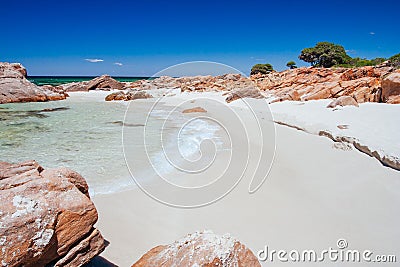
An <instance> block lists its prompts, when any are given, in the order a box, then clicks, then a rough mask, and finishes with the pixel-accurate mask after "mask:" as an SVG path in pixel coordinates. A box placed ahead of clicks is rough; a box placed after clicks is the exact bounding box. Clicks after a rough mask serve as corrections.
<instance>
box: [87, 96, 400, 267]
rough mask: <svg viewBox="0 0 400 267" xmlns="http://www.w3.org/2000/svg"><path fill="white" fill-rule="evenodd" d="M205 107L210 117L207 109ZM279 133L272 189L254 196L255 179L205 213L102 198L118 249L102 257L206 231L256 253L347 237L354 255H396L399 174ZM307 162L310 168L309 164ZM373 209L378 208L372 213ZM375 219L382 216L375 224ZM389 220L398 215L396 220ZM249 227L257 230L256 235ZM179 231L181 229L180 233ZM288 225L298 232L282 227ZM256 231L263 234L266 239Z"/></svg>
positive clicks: (113, 258)
mask: <svg viewBox="0 0 400 267" xmlns="http://www.w3.org/2000/svg"><path fill="white" fill-rule="evenodd" d="M201 94H203V93H200V94H199V95H201ZM212 97H214V96H212ZM168 101H170V105H172V106H173V105H175V104H176V101H180V100H179V96H177V97H168V100H167V102H168ZM234 103H235V102H233V103H232V106H235V109H238V110H240V106H241V105H240V104H239V102H238V103H237V104H234ZM197 104H198V103H196V102H195V103H193V105H194V106H196V105H197ZM272 105H273V106H274V105H275V106H279V103H276V104H272ZM200 106H201V105H200ZM202 107H203V108H205V109H206V110H207V111H208V108H207V106H202ZM210 110H212V109H210ZM216 110H218V109H216ZM272 110H274V107H272ZM208 112H211V111H208ZM239 112H240V111H239ZM275 127H276V131H277V135H276V137H277V152H276V159H275V161H274V164H273V166H272V169H271V173H270V175H269V176H268V178H267V180H266V182H265V184H264V185H263V186H261V188H260V189H259V191H257V192H256V193H254V194H251V195H250V194H248V193H247V192H248V191H247V189H248V188H247V187H248V183H249V181H250V177H249V176H248V174H247V175H246V176H245V177H244V178H243V180H242V181H241V182H240V183H239V185H238V186H237V187H236V188H235V189H234V190H233V191H232V192H231V193H230V194H228V195H227V196H226V197H225V198H223V199H222V200H220V201H218V202H216V203H214V204H212V205H210V206H206V207H202V208H197V209H189V210H188V209H178V208H172V207H169V206H165V205H163V204H160V203H159V202H156V201H154V200H153V199H151V198H149V197H148V196H147V195H146V194H144V193H143V192H142V191H141V190H138V189H135V190H130V191H125V192H119V193H114V194H110V195H96V196H94V197H93V201H94V203H95V204H96V207H97V208H98V211H99V222H98V224H97V225H98V228H99V229H101V230H102V233H103V234H104V237H105V239H107V240H108V241H109V242H110V246H109V247H108V248H107V249H106V251H105V252H104V253H102V256H103V257H104V258H106V259H107V260H109V261H110V262H113V263H115V264H118V265H121V266H128V265H129V264H132V263H133V262H135V261H136V260H138V259H139V258H140V257H141V256H142V255H143V254H144V253H146V252H147V251H148V250H149V249H151V248H152V247H154V246H156V245H159V244H168V243H171V242H172V241H174V240H176V239H179V238H180V237H182V236H185V235H186V234H187V233H190V232H194V231H197V230H204V229H210V230H213V231H214V232H216V233H218V234H224V233H231V234H232V235H234V236H235V237H237V238H238V239H239V240H242V241H243V242H244V243H246V244H247V246H248V247H249V248H250V249H252V251H253V252H257V251H258V250H260V249H263V248H264V245H270V246H271V247H274V248H276V249H288V250H290V249H294V248H309V247H314V248H326V247H327V246H328V245H329V244H333V243H334V242H336V240H337V239H338V238H340V237H346V238H347V240H348V241H349V242H350V243H351V247H352V248H365V247H368V248H369V249H373V250H374V251H382V252H383V251H386V252H388V251H389V252H390V249H392V248H395V247H396V246H397V245H396V244H397V241H396V240H397V239H398V237H399V236H400V232H399V231H398V230H396V229H397V228H396V226H395V225H397V224H398V223H399V222H400V217H399V216H397V215H396V213H395V210H396V203H398V202H399V201H400V193H399V191H398V190H393V189H394V188H399V186H400V179H399V178H400V174H399V172H398V171H395V170H392V169H390V168H386V167H383V166H382V165H381V164H380V163H379V162H378V161H377V160H375V159H373V158H371V157H369V156H367V155H365V154H362V153H359V152H358V151H356V150H341V149H335V148H334V147H333V143H332V141H331V140H329V139H327V138H325V137H320V136H315V135H310V134H308V133H304V132H300V131H297V130H294V129H289V128H287V127H286V126H280V125H276V124H275ZM256 143H257V142H256ZM256 145H259V144H256ZM307 162H308V163H309V164H310V165H308V164H304V163H307ZM338 166H340V167H339V168H338ZM355 173H357V175H354V174H355ZM327 188H329V190H328V191H327ZM390 188H393V189H390ZM300 196H301V197H300ZM315 200H318V201H317V202H316V201H315ZM343 201H344V202H343ZM365 202H368V203H373V204H371V205H369V206H368V207H366V206H365V205H364V203H365ZM136 203H140V205H136ZM342 205H346V207H347V208H344V207H343V206H342ZM382 206H384V207H385V211H383V210H381V209H380V207H382ZM387 211H393V212H389V213H386V212H387ZM371 213H372V214H375V216H374V220H372V221H371V218H370V214H371ZM238 214H240V216H239V215H238ZM311 214H313V215H311ZM317 214H318V215H317ZM387 214H391V215H392V216H390V220H388V216H387ZM316 215H317V216H316ZM238 216H239V217H238ZM116 218H117V219H116ZM166 218H168V219H166ZM378 218H380V219H378ZM249 220H250V221H251V225H252V226H251V228H252V229H255V230H250V231H249V229H248V227H249V224H248V223H249ZM293 221H296V224H294V225H293V224H292V223H291V222H293ZM177 224H179V225H180V227H179V229H177V228H176V227H174V225H177ZM382 224H384V225H386V227H387V230H385V231H382V232H381V233H380V235H379V236H377V235H375V234H373V233H374V229H376V227H378V226H379V225H382ZM285 225H286V226H287V227H289V226H290V228H287V227H282V226H285ZM353 225H354V227H355V228H354V227H353ZM165 229H168V231H165ZM256 229H262V231H264V232H263V234H262V235H260V233H259V232H258V231H257V230H256ZM139 240H140V241H139ZM262 264H264V263H262ZM266 265H267V264H266ZM277 265H279V264H277ZM299 266H306V265H302V264H299ZM360 266H361V265H360Z"/></svg>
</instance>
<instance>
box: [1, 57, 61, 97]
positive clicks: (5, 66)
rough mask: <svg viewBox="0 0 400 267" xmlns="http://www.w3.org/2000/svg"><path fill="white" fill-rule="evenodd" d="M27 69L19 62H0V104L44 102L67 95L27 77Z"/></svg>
mask: <svg viewBox="0 0 400 267" xmlns="http://www.w3.org/2000/svg"><path fill="white" fill-rule="evenodd" d="M26 75H27V72H26V69H25V68H24V67H23V66H22V65H21V64H19V63H7V62H0V104H4V103H13V102H43V101H51V100H62V99H65V98H66V97H67V95H65V94H63V93H57V92H53V91H51V90H49V89H48V88H46V87H39V86H37V85H35V84H33V83H31V82H30V81H28V80H27V79H26Z"/></svg>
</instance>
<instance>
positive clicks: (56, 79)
mask: <svg viewBox="0 0 400 267" xmlns="http://www.w3.org/2000/svg"><path fill="white" fill-rule="evenodd" d="M99 76H100V75H99ZM99 76H51V75H46V76H36V75H32V76H28V77H27V79H28V80H29V81H30V82H32V83H34V84H36V85H39V86H42V85H52V86H57V85H61V84H67V83H73V82H84V81H90V80H92V79H94V78H96V77H99ZM112 77H113V78H114V79H115V80H117V81H119V82H135V81H138V80H147V79H154V78H156V77H140V76H133V77H127V76H112Z"/></svg>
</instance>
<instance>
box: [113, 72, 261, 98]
mask: <svg viewBox="0 0 400 267" xmlns="http://www.w3.org/2000/svg"><path fill="white" fill-rule="evenodd" d="M127 88H129V90H128V93H123V92H117V93H113V94H111V95H110V96H107V97H106V100H108V101H109V100H132V99H138V98H144V97H133V98H132V96H136V95H137V94H138V92H141V91H149V90H159V89H168V90H174V89H179V90H180V91H181V92H218V91H224V92H226V94H225V95H226V96H227V98H226V101H227V102H231V101H234V100H237V99H239V98H244V97H251V98H262V97H263V96H262V95H261V93H260V90H259V89H258V88H257V87H256V86H255V84H254V83H253V82H252V81H251V80H250V79H249V78H246V77H243V76H242V75H240V74H225V75H219V76H210V75H208V76H185V77H179V78H173V77H169V76H161V77H159V78H155V79H149V80H138V81H135V82H131V83H127Z"/></svg>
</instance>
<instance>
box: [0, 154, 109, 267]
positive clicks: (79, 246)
mask: <svg viewBox="0 0 400 267" xmlns="http://www.w3.org/2000/svg"><path fill="white" fill-rule="evenodd" d="M0 203H1V206H0V255H1V260H2V261H1V264H2V266H45V265H46V264H49V263H52V264H54V266H71V267H76V266H82V265H84V264H86V263H87V262H89V261H90V260H91V259H92V258H93V257H95V256H96V255H98V254H99V253H101V252H102V251H103V250H104V247H105V245H104V239H103V237H102V236H101V234H100V232H99V231H98V230H97V229H95V228H94V227H93V225H94V224H95V223H96V221H97V211H96V208H95V206H94V204H93V202H92V201H91V200H90V198H89V193H88V185H87V183H86V181H85V180H84V178H83V177H82V176H80V175H79V174H78V173H76V172H74V171H71V170H69V169H66V168H58V169H48V170H44V169H43V168H42V167H41V166H40V165H39V164H38V163H36V162H35V161H27V162H22V163H18V164H10V163H6V162H0Z"/></svg>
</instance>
